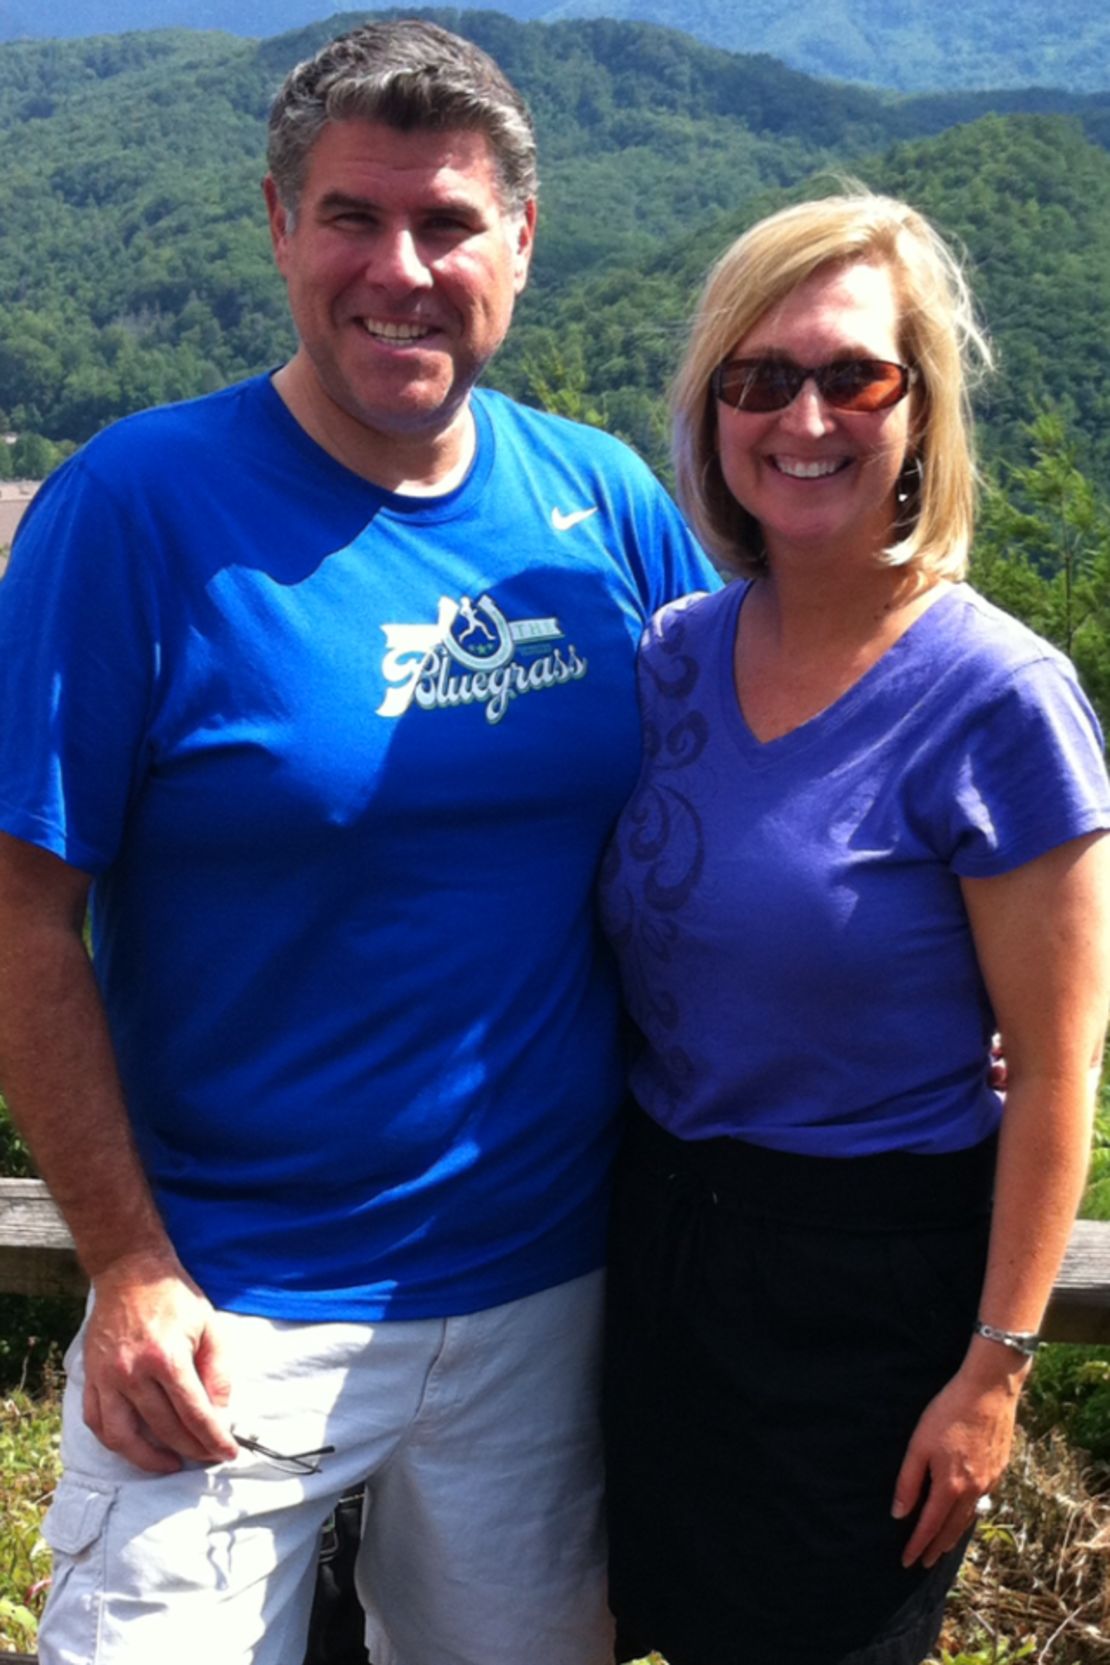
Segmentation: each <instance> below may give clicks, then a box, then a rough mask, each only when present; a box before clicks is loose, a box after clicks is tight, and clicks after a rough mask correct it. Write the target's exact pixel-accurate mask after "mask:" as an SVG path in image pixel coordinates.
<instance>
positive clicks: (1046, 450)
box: [971, 410, 1110, 727]
mask: <svg viewBox="0 0 1110 1665" xmlns="http://www.w3.org/2000/svg"><path fill="white" fill-rule="evenodd" d="M1028 433H1029V437H1030V441H1031V445H1032V453H1033V461H1032V462H1031V463H1030V464H1028V465H1027V466H1026V467H1022V468H1018V467H1012V466H1011V467H1006V468H1004V469H1003V470H1002V472H1001V476H1000V477H998V476H996V478H995V479H993V480H992V481H990V482H989V483H988V486H987V491H986V494H985V500H984V504H983V509H982V513H981V515H980V520H979V531H978V535H977V537H976V543H975V552H974V556H973V559H972V564H971V577H972V581H973V582H974V583H975V585H976V586H977V587H978V588H979V589H980V590H982V591H983V593H984V594H985V595H987V596H988V597H990V599H991V600H992V601H996V602H998V604H999V606H1001V607H1005V608H1006V610H1007V611H1008V612H1011V613H1014V614H1015V615H1016V616H1017V617H1018V618H1020V619H1022V620H1024V622H1025V623H1026V624H1028V625H1030V627H1031V628H1032V629H1034V630H1036V631H1037V633H1038V634H1039V635H1042V636H1045V637H1047V639H1048V640H1049V641H1050V642H1053V643H1054V644H1055V645H1056V646H1057V647H1059V648H1061V649H1062V650H1063V651H1064V652H1065V653H1066V654H1067V655H1068V656H1069V658H1071V659H1073V660H1074V661H1075V665H1076V668H1077V670H1078V671H1079V674H1080V678H1081V680H1082V681H1083V684H1084V686H1085V688H1086V690H1087V693H1088V694H1089V696H1090V697H1091V700H1092V701H1093V703H1094V705H1095V706H1096V708H1097V709H1098V710H1099V713H1100V717H1101V720H1102V722H1103V726H1104V727H1105V726H1106V725H1107V722H1108V720H1110V500H1108V499H1107V497H1106V495H1105V493H1103V492H1102V491H1101V490H1100V488H1099V487H1098V486H1096V485H1095V484H1094V483H1093V482H1092V481H1091V480H1090V479H1089V478H1088V477H1087V475H1086V474H1085V473H1084V472H1083V470H1082V469H1081V468H1080V465H1079V448H1078V443H1077V441H1076V439H1075V437H1074V435H1072V434H1071V432H1070V431H1069V429H1068V427H1067V426H1066V424H1065V422H1064V419H1063V417H1062V416H1061V415H1060V413H1059V412H1058V411H1055V410H1045V411H1042V412H1041V413H1040V415H1038V416H1037V417H1036V418H1035V420H1034V421H1033V422H1032V423H1031V424H1030V425H1029V428H1028Z"/></svg>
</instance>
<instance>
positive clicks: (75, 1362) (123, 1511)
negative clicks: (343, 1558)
mask: <svg viewBox="0 0 1110 1665" xmlns="http://www.w3.org/2000/svg"><path fill="white" fill-rule="evenodd" d="M602 1293H603V1290H602V1274H601V1273H600V1272H598V1273H594V1274H592V1275H590V1276H589V1277H586V1278H579V1279H576V1280H575V1281H573V1282H571V1283H567V1284H563V1285H561V1286H559V1287H558V1288H556V1289H551V1290H546V1291H544V1292H543V1293H541V1294H538V1295H532V1296H529V1297H527V1298H526V1299H524V1300H520V1301H513V1302H510V1303H508V1304H507V1305H505V1306H501V1307H494V1308H491V1309H490V1310H488V1311H486V1312H478V1313H473V1314H469V1315H467V1316H465V1317H458V1318H447V1319H442V1320H440V1319H435V1320H432V1319H421V1320H414V1321H396V1322H388V1323H379V1324H374V1325H364V1324H331V1323H328V1324H284V1323H277V1322H274V1321H272V1320H270V1319H265V1318H249V1317H242V1316H239V1315H238V1314H221V1315H220V1320H219V1321H220V1323H221V1325H222V1326H223V1331H224V1336H225V1339H226V1341H227V1344H228V1347H229V1349H230V1365H231V1379H232V1399H231V1414H232V1425H233V1427H234V1429H235V1431H236V1432H237V1433H238V1434H241V1435H245V1436H247V1437H250V1438H253V1439H257V1440H259V1441H261V1442H262V1443H263V1444H264V1445H265V1446H267V1447H269V1448H270V1449H271V1450H273V1451H275V1452H278V1453H282V1454H294V1453H298V1452H305V1451H313V1450H315V1449H316V1448H317V1447H320V1446H329V1445H330V1446H334V1447H335V1450H334V1453H331V1454H328V1455H326V1456H324V1457H322V1458H321V1459H320V1469H319V1472H318V1473H315V1474H303V1473H290V1472H287V1470H286V1468H285V1467H284V1466H283V1465H282V1464H280V1463H276V1462H274V1461H272V1460H270V1459H268V1458H266V1457H265V1456H262V1455H259V1454H252V1453H249V1452H245V1451H244V1452H243V1453H242V1454H241V1455H240V1456H239V1457H238V1458H237V1459H236V1460H235V1461H233V1462H230V1463H220V1464H216V1465H213V1466H209V1467H202V1466H199V1465H190V1466H188V1467H186V1468H185V1469H183V1470H181V1471H180V1472H179V1473H177V1474H170V1475H152V1474H147V1473H145V1472H143V1471H142V1470H140V1469H136V1468H134V1467H133V1466H132V1465H131V1464H130V1463H128V1462H126V1461H124V1460H123V1459H122V1458H120V1457H118V1456H116V1455H114V1454H113V1453H112V1452H110V1451H108V1450H107V1449H106V1448H105V1447H104V1446H102V1445H101V1444H100V1442H99V1441H98V1440H97V1439H96V1438H95V1437H94V1436H93V1435H92V1434H91V1433H90V1432H89V1430H88V1428H86V1427H85V1424H84V1421H83V1418H82V1414H81V1396H82V1382H83V1367H82V1354H83V1346H82V1336H81V1335H79V1336H78V1338H77V1340H76V1341H75V1342H74V1345H73V1347H72V1348H71V1349H70V1352H69V1355H68V1356H67V1361H66V1363H67V1369H68V1371H69V1380H68V1383H67V1387H66V1397H65V1407H64V1412H63V1438H62V1457H63V1462H64V1478H63V1479H62V1481H61V1483H60V1485H59V1487H58V1490H57V1493H56V1494H55V1498H54V1502H53V1504H52V1505H51V1508H50V1511H49V1513H48V1515H47V1517H46V1522H45V1524H44V1528H43V1531H44V1535H45V1536H46V1538H47V1540H48V1542H49V1544H50V1546H51V1549H52V1550H53V1553H54V1582H53V1586H52V1590H51V1594H50V1599H49V1602H48V1604H47V1609H46V1613H45V1615H44V1618H43V1622H42V1626H41V1630H40V1635H39V1658H40V1661H41V1665H197V1662H198V1661H205V1660H207V1661H209V1662H210V1665H248V1662H249V1665H300V1662H301V1660H302V1658H303V1654H304V1649H305V1643H306V1636H307V1629H308V1616H309V1609H310V1607H311V1602H312V1593H313V1587H314V1581H315V1571H316V1556H317V1550H318V1544H319V1537H320V1530H321V1527H322V1525H323V1523H324V1521H325V1520H326V1518H327V1516H328V1515H329V1514H330V1512H331V1510H332V1508H333V1506H334V1504H335V1502H336V1501H337V1499H338V1498H339V1497H340V1496H341V1495H342V1493H343V1492H344V1491H346V1490H348V1489H349V1488H350V1487H351V1486H352V1485H354V1484H356V1483H357V1482H359V1481H360V1480H365V1481H366V1482H367V1491H366V1508H365V1511H364V1519H363V1535H362V1543H361V1548H360V1550H359V1558H358V1569H357V1584H358V1589H359V1594H360V1597H361V1599H362V1603H363V1606H364V1608H365V1612H366V1639H367V1646H368V1648H369V1651H370V1657H371V1659H372V1660H373V1662H374V1665H524V1662H525V1661H526V1660H528V1659H536V1660H542V1661H543V1665H608V1662H609V1661H610V1660H611V1659H612V1631H611V1624H610V1619H609V1613H608V1608H607V1604H606V1599H605V1553H604V1534H603V1524H602V1476H601V1451H600V1439H599V1432H598V1395H599V1359H600V1327H601V1305H602Z"/></svg>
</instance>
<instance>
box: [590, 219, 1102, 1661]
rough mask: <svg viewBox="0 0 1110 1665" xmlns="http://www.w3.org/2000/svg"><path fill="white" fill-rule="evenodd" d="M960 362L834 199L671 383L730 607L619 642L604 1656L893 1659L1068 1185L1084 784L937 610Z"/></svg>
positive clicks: (1046, 679) (876, 240) (687, 486)
mask: <svg viewBox="0 0 1110 1665" xmlns="http://www.w3.org/2000/svg"><path fill="white" fill-rule="evenodd" d="M985 351H986V349H985V344H984V342H983V340H982V337H981V336H980V334H979V332H978V330H977V328H976V326H975V323H974V319H973V315H972V309H971V302H970V297H969V295H968V292H967V288H966V286H965V283H964V280H963V278H962V276H961V274H960V272H959V269H958V267H957V266H956V264H955V262H954V261H953V259H952V257H951V255H950V254H949V252H948V250H947V249H946V248H945V246H944V244H943V243H942V242H941V240H940V239H939V238H938V237H937V235H936V233H935V232H934V231H933V230H932V229H931V227H930V226H929V225H928V224H927V223H926V222H925V221H924V220H923V219H922V218H921V217H920V216H919V215H918V214H916V213H915V212H914V211H913V210H911V209H909V208H907V207H906V206H905V205H903V204H900V203H896V202H892V201H890V200H889V199H886V198H882V197H871V196H866V195H861V196H858V197H855V196H854V197H838V198H830V199H827V200H825V201H821V202H815V203H809V204H805V205H802V206H800V207H795V208H791V209H787V210H785V211H784V212H782V213H780V214H777V215H775V216H773V217H772V218H771V219H769V220H766V221H764V222H763V223H762V224H760V225H758V226H756V227H755V228H754V229H753V230H751V231H749V232H748V233H747V234H746V235H745V236H743V237H742V238H740V240H739V241H738V242H737V243H736V244H734V245H733V247H732V248H730V249H729V250H728V252H727V253H726V254H725V255H724V257H723V259H722V260H721V261H720V262H719V264H718V265H717V267H716V268H715V269H714V271H713V273H712V274H711V275H710V277H709V280H708V283H707V285H706V289H705V292H704V295H703V297H702V301H701V304H700V307H699V310H698V313H697V316H696V319H695V323H694V328H693V335H692V339H691V342H690V346H689V349H688V351H687V354H686V358H685V361H684V363H683V365H682V367H681V369H680V372H679V375H678V379H677V383H676V389H675V396H674V409H675V418H676V458H677V472H678V481H679V495H680V498H681V501H682V503H683V506H684V507H685V509H686V511H687V513H688V515H689V517H690V519H691V521H692V524H693V526H694V529H695V530H696V531H697V532H698V533H699V535H700V536H701V538H702V540H703V542H704V543H705V545H706V547H707V548H708V549H709V550H710V551H711V552H712V553H714V554H715V555H716V556H717V557H718V558H719V560H720V561H721V562H722V564H724V565H725V566H726V567H728V568H731V570H732V571H733V572H734V573H736V574H738V575H740V577H741V578H742V580H744V581H742V582H737V583H734V584H731V585H729V586H728V587H727V588H726V589H725V590H723V591H721V592H720V593H718V594H715V595H709V596H702V597H695V598H693V599H691V600H689V601H686V602H680V603H677V604H674V605H672V606H671V607H668V608H665V609H664V610H663V611H662V612H661V613H660V614H658V615H657V616H656V618H655V619H654V621H653V623H652V625H651V627H650V629H649V631H648V633H647V636H646V638H645V641H644V644H643V647H642V650H641V660H640V692H641V702H642V707H643V716H644V732H645V757H644V763H643V771H642V774H641V778H640V782H639V786H638V789H637V792H636V794H635V796H634V798H633V799H632V801H631V803H630V804H629V806H628V808H627V809H626V811H625V812H624V815H623V817H622V819H621V822H620V825H619V828H618V831H617V833H616V836H615V838H614V840H613V844H612V847H611V849H610V851H609V855H608V858H607V862H606V868H605V872H604V876H603V886H602V896H603V909H604V917H605V923H606V928H607V930H608V932H609V934H610V936H611V938H612V941H613V943H614V945H615V947H616V949H617V952H618V954H619V957H620V960H621V965H622V971H623V976H624V983H625V990H626V994H627V999H628V1004H629V1007H630V1010H631V1012H632V1014H633V1016H634V1018H635V1019H636V1022H637V1024H638V1026H639V1029H640V1031H641V1034H642V1046H641V1047H640V1049H639V1051H638V1054H637V1057H636V1060H635V1064H634V1068H633V1077H632V1081H633V1088H634V1092H635V1096H636V1099H637V1101H638V1103H639V1106H640V1111H641V1113H640V1114H639V1116H638V1119H637V1123H636V1125H635V1127H634V1129H633V1131H632V1134H631V1137H630V1140H629V1145H628V1149H627V1150H626V1153H625V1156H624V1158H623V1161H622V1165H621V1171H620V1174H619V1177H618V1186H617V1200H616V1209H615V1220H614V1240H613V1249H612V1262H611V1272H610V1277H611V1286H610V1288H611V1308H612V1320H611V1328H610V1347H609V1378H608V1389H607V1415H606V1420H607V1425H608V1438H609V1464H610V1468H609V1475H610V1478H609V1485H610V1493H611V1534H612V1546H613V1547H612V1557H613V1558H612V1600H613V1605H614V1610H615V1612H616V1615H617V1622H618V1630H619V1648H618V1653H619V1657H620V1658H621V1659H628V1658H630V1657H633V1656H635V1655H637V1654H641V1653H646V1652H647V1651H648V1650H649V1649H651V1648H657V1649H659V1650H660V1651H661V1652H662V1653H663V1654H664V1655H665V1656H666V1658H667V1659H668V1661H669V1662H670V1665H740V1662H741V1661H742V1662H743V1665H916V1662H917V1661H919V1660H921V1659H922V1657H923V1656H924V1655H925V1654H926V1653H927V1652H928V1651H929V1648H930V1647H931V1646H932V1643H933V1641H934V1640H935V1637H936V1634H937V1631H938V1628H939V1624H940V1618H941V1612H942V1608H943V1603H944V1598H945V1594H946V1592H947V1589H948V1587H949V1585H950V1583H951V1581H952V1579H953V1577H954V1576H955V1573H956V1570H957V1568H958V1565H959V1561H960V1557H961V1555H962V1553H963V1549H964V1547H965V1545H966V1542H967V1538H968V1535H969V1532H970V1528H971V1526H972V1524H973V1522H974V1519H975V1512H976V1506H977V1504H978V1503H979V1501H980V1499H981V1498H982V1497H983V1496H984V1495H985V1494H987V1493H988V1492H989V1491H990V1488H991V1487H992V1486H993V1485H994V1484H995V1482H996V1481H997V1479H998V1477H999V1474H1000V1473H1001V1471H1002V1469H1003V1467H1004V1465H1005V1462H1006V1459H1007V1455H1008V1452H1009V1448H1010V1441H1011V1436H1012V1431H1013V1424H1014V1414H1015V1408H1016V1404H1017V1398H1018V1394H1019V1391H1020V1388H1021V1384H1022V1382H1023V1380H1024V1378H1025V1376H1026V1374H1027V1372H1028V1369H1029V1364H1030V1358H1031V1356H1032V1353H1033V1351H1034V1349H1035V1345H1036V1332H1037V1329H1038V1326H1039V1325H1040V1322H1041V1318H1042V1315H1043V1312H1044V1308H1045V1305H1046V1302H1047V1299H1048V1296H1049V1293H1050V1291H1051V1288H1052V1283H1053V1279H1054V1277H1055V1275H1056V1272H1057V1269H1058V1267H1059V1263H1060V1259H1061V1256H1062V1254H1063V1250H1064V1247H1065V1244H1066V1242H1067V1238H1068V1233H1069V1229H1070V1225H1071V1221H1072V1218H1073V1215H1074V1211H1075V1207H1076V1202H1077V1199H1078V1196H1079V1192H1080V1189H1081V1186H1082V1183H1083V1176H1084V1172H1085V1166H1086V1159H1087V1151H1088V1146H1089V1137H1090V1117H1091V1106H1092V1090H1091V1071H1092V1066H1093V1065H1094V1064H1095V1063H1096V1062H1097V1060H1098V1058H1099V1056H1100V1052H1101V1046H1102V1038H1103V1032H1104V1026H1105V1019H1106V1008H1107V987H1108V981H1110V968H1108V960H1110V950H1108V938H1110V929H1108V901H1107V897H1108V856H1110V845H1108V843H1107V841H1106V840H1105V839H1104V837H1103V836H1102V835H1103V831H1104V829H1106V828H1107V827H1108V826H1110V791H1108V787H1107V782H1106V776H1105V772H1104V768H1103V762H1102V747H1101V736H1100V735H1099V732H1098V726H1097V723H1096V721H1095V719H1094V716H1093V714H1092V712H1091V710H1090V707H1089V706H1088V704H1087V702H1086V700H1085V699H1084V697H1083V695H1082V693H1081V692H1080V690H1079V688H1078V686H1077V684H1076V682H1075V678H1074V674H1073V672H1072V669H1071V667H1070V665H1069V664H1068V663H1067V661H1066V660H1065V659H1063V658H1062V657H1061V655H1060V654H1058V653H1057V652H1056V651H1055V650H1054V649H1053V648H1051V647H1050V646H1049V645H1048V644H1046V643H1045V642H1043V641H1041V640H1039V639H1038V638H1037V637H1035V636H1033V635H1032V634H1031V633H1030V632H1029V631H1028V630H1026V629H1025V628H1024V627H1022V626H1021V625H1019V624H1017V623H1016V622H1015V621H1014V620H1012V619H1010V618H1008V617H1007V616H1006V615H1004V614H1002V613H1000V612H999V611H998V610H997V609H995V608H994V607H992V606H990V605H989V604H988V603H987V602H985V601H983V600H982V598H981V597H979V596H977V595H976V594H975V593H974V591H972V590H970V589H968V588H967V587H966V585H964V583H963V582H962V579H963V575H964V572H965V570H966V565H967V552H968V546H969V541H970V536H971V514H972V491H973V477H974V471H973V465H972V460H971V451H970V432H969V422H968V413H967V395H966V383H967V366H968V363H969V360H970V358H971V357H972V356H973V355H974V354H975V353H976V352H979V353H980V354H982V355H985ZM996 1026H997V1027H999V1028H1000V1029H1001V1030H1002V1032H1003V1034H1004V1035H1005V1038H1006V1051H1007V1059H1008V1063H1009V1072H1010V1074H1009V1091H1008V1094H1007V1099H1006V1105H1005V1114H1004V1115H1003V1114H1002V1104H1001V1100H1000V1098H999V1095H998V1094H997V1093H996V1092H995V1091H993V1090H992V1088H991V1086H990V1084H989V1080H988V1065H989V1047H990V1036H991V1033H992V1031H993V1029H994V1028H995V1027H996Z"/></svg>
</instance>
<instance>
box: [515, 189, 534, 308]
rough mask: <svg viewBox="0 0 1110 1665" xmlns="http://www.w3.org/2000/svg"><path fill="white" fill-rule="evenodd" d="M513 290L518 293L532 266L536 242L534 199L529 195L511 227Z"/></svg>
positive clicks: (526, 280)
mask: <svg viewBox="0 0 1110 1665" xmlns="http://www.w3.org/2000/svg"><path fill="white" fill-rule="evenodd" d="M513 237H514V245H513V258H514V262H515V264H514V270H513V292H514V294H517V295H519V294H520V293H521V291H522V290H523V288H524V285H525V284H526V283H527V282H528V273H529V271H530V270H531V266H532V250H533V248H534V247H535V244H536V199H535V197H529V198H528V201H527V202H526V203H525V204H524V207H523V209H522V210H521V212H520V213H519V214H518V215H517V217H516V223H515V225H514V227H513Z"/></svg>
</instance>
